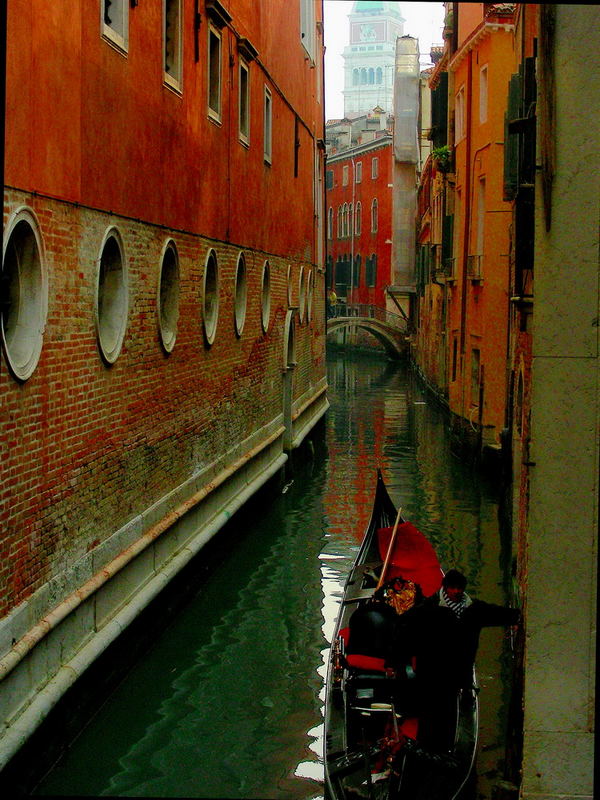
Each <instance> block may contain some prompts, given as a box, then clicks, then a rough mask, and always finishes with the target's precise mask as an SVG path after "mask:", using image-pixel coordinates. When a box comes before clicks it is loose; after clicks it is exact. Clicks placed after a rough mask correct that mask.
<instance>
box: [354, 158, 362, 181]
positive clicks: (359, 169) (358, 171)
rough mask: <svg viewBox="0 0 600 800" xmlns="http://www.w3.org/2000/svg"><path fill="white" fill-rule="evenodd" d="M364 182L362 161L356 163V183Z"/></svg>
mask: <svg viewBox="0 0 600 800" xmlns="http://www.w3.org/2000/svg"><path fill="white" fill-rule="evenodd" d="M361 181H362V161H357V162H356V180H355V183H360V182H361Z"/></svg>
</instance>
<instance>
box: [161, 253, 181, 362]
mask: <svg viewBox="0 0 600 800" xmlns="http://www.w3.org/2000/svg"><path fill="white" fill-rule="evenodd" d="M178 320H179V259H178V257H177V248H176V247H175V243H174V242H172V241H170V242H168V244H167V246H166V247H165V249H164V251H163V257H162V263H161V267H160V283H159V287H158V326H159V330H160V338H161V342H162V346H163V347H164V349H165V350H166V351H167V353H170V352H171V350H172V349H173V347H174V346H175V339H176V338H177V322H178Z"/></svg>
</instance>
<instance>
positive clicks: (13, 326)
mask: <svg viewBox="0 0 600 800" xmlns="http://www.w3.org/2000/svg"><path fill="white" fill-rule="evenodd" d="M0 273H1V274H2V277H3V278H4V280H5V281H6V284H5V290H4V291H5V292H6V295H7V299H8V303H9V305H8V306H7V307H5V308H3V310H2V311H1V312H0V335H1V338H2V344H3V346H4V354H5V356H6V360H7V361H8V364H9V367H10V370H11V372H12V373H13V375H14V376H15V377H16V378H17V379H18V380H20V381H25V380H27V379H28V378H29V377H30V376H31V375H32V374H33V372H34V370H35V368H36V367H37V365H38V361H39V358H40V355H41V352H42V345H43V336H44V330H45V327H46V319H47V315H48V279H47V275H46V257H45V253H44V244H43V240H42V235H41V231H40V226H39V222H38V219H37V217H36V216H35V213H34V212H33V210H32V209H29V208H27V207H25V206H23V207H21V208H19V209H17V211H16V212H15V213H14V214H13V216H12V217H11V219H10V220H9V222H8V225H7V227H6V230H5V232H4V241H3V252H2V264H0Z"/></svg>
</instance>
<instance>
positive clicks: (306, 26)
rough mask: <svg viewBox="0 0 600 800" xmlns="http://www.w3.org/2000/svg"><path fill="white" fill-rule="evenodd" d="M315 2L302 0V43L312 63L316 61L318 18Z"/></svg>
mask: <svg viewBox="0 0 600 800" xmlns="http://www.w3.org/2000/svg"><path fill="white" fill-rule="evenodd" d="M315 6H316V3H315V2H314V0H300V41H301V42H302V46H303V47H304V49H305V50H306V52H307V53H308V56H309V58H310V60H311V62H312V63H313V64H314V63H315V61H316V26H317V22H316V17H315Z"/></svg>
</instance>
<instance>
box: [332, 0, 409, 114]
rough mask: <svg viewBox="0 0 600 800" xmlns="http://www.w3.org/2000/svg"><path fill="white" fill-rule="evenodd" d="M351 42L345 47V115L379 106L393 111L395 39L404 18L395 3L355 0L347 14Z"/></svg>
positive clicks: (377, 0) (402, 25) (401, 34)
mask: <svg viewBox="0 0 600 800" xmlns="http://www.w3.org/2000/svg"><path fill="white" fill-rule="evenodd" d="M348 20H349V27H350V44H349V45H347V46H346V47H345V48H344V52H343V58H344V92H343V94H344V116H345V117H353V116H357V115H358V116H359V115H361V114H364V113H365V112H367V111H369V110H371V109H373V108H375V107H376V106H379V107H380V108H382V109H383V111H385V112H388V113H390V112H391V111H392V108H393V103H394V66H395V58H396V39H397V38H398V37H399V36H403V34H404V18H403V17H402V14H401V13H400V8H399V5H398V3H396V2H386V0H356V2H355V3H354V6H353V8H352V12H351V13H350V14H349V16H348Z"/></svg>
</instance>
